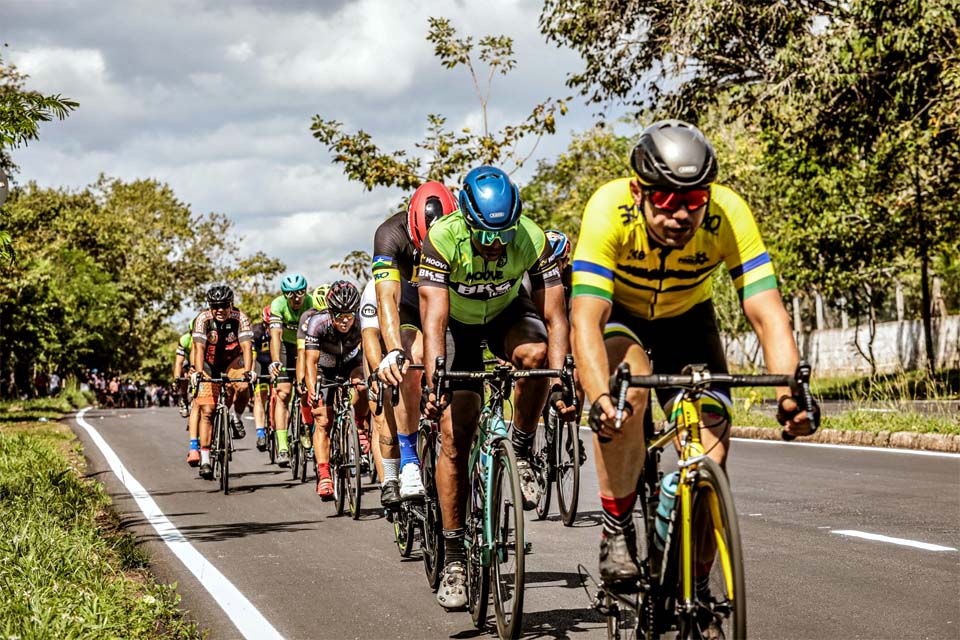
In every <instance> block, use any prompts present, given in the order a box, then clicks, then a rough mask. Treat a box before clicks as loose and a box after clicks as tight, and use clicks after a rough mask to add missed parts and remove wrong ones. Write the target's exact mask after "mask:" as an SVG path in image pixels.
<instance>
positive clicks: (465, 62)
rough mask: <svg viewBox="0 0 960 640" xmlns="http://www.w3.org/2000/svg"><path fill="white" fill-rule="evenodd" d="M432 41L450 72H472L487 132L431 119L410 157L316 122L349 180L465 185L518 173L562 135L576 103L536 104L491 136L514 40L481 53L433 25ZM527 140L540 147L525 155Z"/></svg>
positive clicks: (446, 27)
mask: <svg viewBox="0 0 960 640" xmlns="http://www.w3.org/2000/svg"><path fill="white" fill-rule="evenodd" d="M427 40H428V41H430V42H431V43H433V45H434V52H435V54H436V56H437V57H438V58H439V60H440V63H441V64H442V65H443V66H444V67H446V68H448V69H453V68H455V67H458V66H465V67H467V70H468V71H469V73H470V76H471V78H472V80H473V85H474V88H475V90H476V93H477V98H478V100H479V102H480V106H481V110H482V114H483V131H480V132H474V131H471V130H470V129H468V128H465V129H462V130H461V131H459V132H454V131H450V130H449V129H447V119H446V117H444V116H442V115H439V114H429V115H428V116H427V134H426V137H425V139H424V140H423V141H421V142H418V143H416V144H415V145H414V147H415V149H417V151H416V152H415V153H408V151H407V150H405V149H401V150H396V151H391V152H385V151H382V150H381V149H380V147H378V146H377V145H376V144H375V143H374V142H373V138H372V136H371V135H370V134H369V133H367V132H366V131H363V130H359V131H357V132H356V133H348V132H345V131H344V130H343V124H342V123H341V122H339V121H337V120H331V119H325V118H323V117H322V116H320V115H316V116H314V117H313V123H312V125H311V131H313V136H314V137H315V138H316V139H317V140H319V141H320V142H321V143H322V144H323V145H325V146H326V147H327V149H328V150H329V151H330V153H331V154H332V156H333V161H334V162H335V163H337V164H340V165H342V167H343V171H344V174H345V175H346V176H347V177H348V178H350V179H351V180H354V181H356V182H359V183H361V184H363V185H364V187H366V188H367V189H368V190H372V189H374V188H375V187H378V186H384V187H400V188H401V189H404V190H406V191H412V190H413V189H415V188H416V187H418V186H419V185H420V184H422V183H423V182H424V181H426V180H437V181H440V182H448V181H450V180H451V179H453V180H454V181H458V180H459V179H460V177H461V176H462V175H463V174H465V173H466V172H467V171H468V170H469V169H471V168H472V167H474V166H476V165H479V164H493V165H499V166H502V167H504V169H505V170H507V171H514V170H516V169H517V168H519V167H520V166H522V165H523V163H524V162H525V161H526V159H527V158H529V156H530V154H532V153H533V150H534V149H535V148H536V142H537V141H539V139H540V138H541V137H542V136H543V135H545V134H552V133H555V132H556V118H557V116H558V115H563V114H565V113H566V111H567V106H566V104H567V101H569V98H567V99H565V100H555V99H552V98H548V99H547V100H545V101H543V102H541V103H539V104H537V105H536V106H535V107H534V108H533V109H532V111H531V112H530V115H529V116H527V118H526V119H525V120H524V121H523V122H521V123H519V124H509V125H505V126H504V127H503V128H501V129H499V130H497V131H494V132H491V130H490V127H489V123H488V110H487V106H488V104H489V100H490V91H491V84H492V80H493V76H494V75H495V74H497V73H499V74H501V75H504V74H506V73H508V72H509V71H510V70H511V69H513V68H514V67H515V66H516V60H515V58H514V54H513V41H512V39H511V38H508V37H506V36H485V37H483V38H481V39H480V40H479V41H478V43H477V44H476V45H474V42H473V39H472V38H471V37H464V38H461V37H458V36H457V32H456V29H455V28H454V27H453V26H452V25H451V24H450V22H449V20H446V19H444V18H430V31H429V34H428V36H427ZM477 61H479V62H481V63H483V64H484V65H486V70H487V73H486V78H485V79H482V77H481V75H482V71H481V70H479V69H478V68H477V64H476V62H477ZM528 138H532V139H533V140H534V142H533V145H532V148H531V149H530V150H529V151H528V152H527V153H526V154H523V153H521V151H520V150H519V149H518V144H519V143H520V142H521V141H524V140H525V139H528Z"/></svg>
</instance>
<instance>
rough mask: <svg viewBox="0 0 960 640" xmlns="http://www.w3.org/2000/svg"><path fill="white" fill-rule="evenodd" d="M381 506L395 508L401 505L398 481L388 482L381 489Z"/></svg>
mask: <svg viewBox="0 0 960 640" xmlns="http://www.w3.org/2000/svg"><path fill="white" fill-rule="evenodd" d="M380 504H381V505H383V506H384V507H388V508H389V507H394V506H396V505H398V504H400V483H399V482H397V481H396V480H387V481H386V482H385V483H384V484H383V486H382V487H380Z"/></svg>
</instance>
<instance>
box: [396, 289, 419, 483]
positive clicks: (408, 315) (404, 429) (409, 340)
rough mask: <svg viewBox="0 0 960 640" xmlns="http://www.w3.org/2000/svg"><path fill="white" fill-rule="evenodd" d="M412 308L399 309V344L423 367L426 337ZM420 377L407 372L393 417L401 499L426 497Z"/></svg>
mask: <svg viewBox="0 0 960 640" xmlns="http://www.w3.org/2000/svg"><path fill="white" fill-rule="evenodd" d="M414 311H415V308H414V307H413V306H411V305H407V304H401V305H400V321H401V327H402V328H401V330H400V340H401V343H402V345H403V350H404V352H405V353H406V354H407V356H408V357H409V358H410V362H411V364H422V363H423V334H422V333H420V331H419V328H418V327H419V312H417V313H414ZM420 375H421V372H420V371H417V370H409V371H407V375H405V376H404V377H403V382H402V383H401V384H400V400H399V402H398V403H397V406H396V409H395V410H394V415H395V416H396V424H397V440H398V441H399V444H400V470H401V473H400V497H401V498H416V497H420V496H422V495H423V482H422V481H421V479H420V458H419V457H418V455H417V429H418V427H419V423H420V396H421V390H420Z"/></svg>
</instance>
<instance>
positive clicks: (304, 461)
mask: <svg viewBox="0 0 960 640" xmlns="http://www.w3.org/2000/svg"><path fill="white" fill-rule="evenodd" d="M304 426H306V425H304ZM309 466H310V460H309V459H308V458H307V452H306V451H304V452H302V453H301V454H300V482H301V483H304V482H306V481H307V471H308V470H309Z"/></svg>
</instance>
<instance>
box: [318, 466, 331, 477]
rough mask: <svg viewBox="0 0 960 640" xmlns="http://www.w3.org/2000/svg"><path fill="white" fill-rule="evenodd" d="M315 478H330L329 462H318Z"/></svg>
mask: <svg viewBox="0 0 960 640" xmlns="http://www.w3.org/2000/svg"><path fill="white" fill-rule="evenodd" d="M317 476H319V477H320V478H329V477H330V463H329V462H318V463H317Z"/></svg>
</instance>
